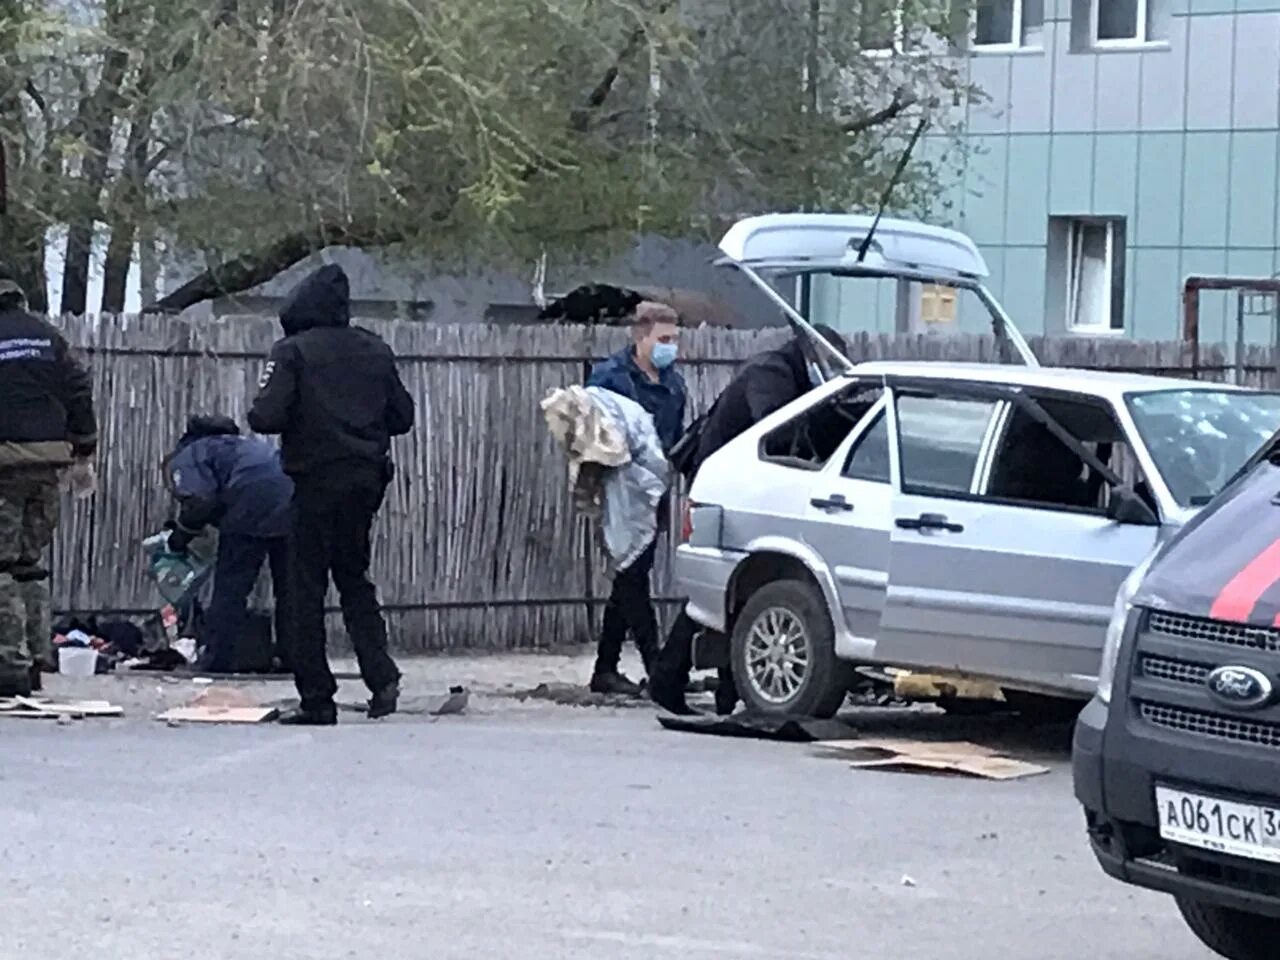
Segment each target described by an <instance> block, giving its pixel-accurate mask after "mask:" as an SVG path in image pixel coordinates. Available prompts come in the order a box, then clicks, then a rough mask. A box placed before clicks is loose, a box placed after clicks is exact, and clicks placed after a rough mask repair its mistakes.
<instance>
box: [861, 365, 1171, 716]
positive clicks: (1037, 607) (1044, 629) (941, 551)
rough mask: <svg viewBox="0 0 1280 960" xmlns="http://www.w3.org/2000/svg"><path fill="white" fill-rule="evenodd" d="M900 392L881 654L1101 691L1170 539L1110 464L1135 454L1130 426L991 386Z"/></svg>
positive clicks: (1065, 400)
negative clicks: (1129, 614) (1126, 601)
mask: <svg viewBox="0 0 1280 960" xmlns="http://www.w3.org/2000/svg"><path fill="white" fill-rule="evenodd" d="M891 397H892V400H891V403H890V412H891V414H892V426H893V433H894V438H895V440H896V446H895V453H896V465H897V471H896V481H897V482H896V488H895V494H894V508H893V530H892V533H891V546H890V562H889V589H888V595H887V599H886V602H885V609H884V615H883V618H882V620H881V629H880V633H879V637H878V642H877V646H876V656H877V659H880V660H883V661H886V662H889V663H900V664H904V665H911V666H921V667H929V668H934V669H943V670H953V671H958V672H963V673H972V674H978V675H983V676H990V677H996V678H1001V679H1007V680H1015V681H1016V680H1019V679H1025V680H1026V681H1027V682H1028V683H1027V685H1028V686H1032V687H1033V688H1041V689H1048V690H1051V691H1054V692H1062V693H1078V694H1081V695H1087V694H1088V693H1089V692H1090V691H1091V690H1092V687H1093V684H1094V681H1095V679H1096V676H1097V670H1098V663H1099V658H1100V653H1101V648H1102V644H1103V639H1104V635H1105V631H1106V626H1107V623H1108V620H1109V618H1110V614H1111V609H1112V606H1113V604H1114V601H1115V596H1116V591H1117V590H1118V588H1119V586H1120V584H1121V582H1122V581H1123V580H1124V578H1125V577H1126V576H1127V575H1128V573H1129V571H1130V570H1131V569H1132V568H1133V567H1134V566H1136V565H1137V564H1138V563H1140V562H1141V561H1142V560H1143V559H1144V558H1145V557H1146V556H1147V554H1148V553H1150V551H1151V550H1152V549H1153V548H1154V546H1155V543H1156V538H1157V535H1158V532H1159V521H1158V518H1157V515H1156V513H1155V509H1154V506H1153V504H1152V502H1151V501H1150V500H1149V498H1147V497H1145V496H1144V494H1143V493H1142V492H1141V488H1140V487H1135V486H1134V485H1131V484H1129V483H1127V482H1126V481H1125V480H1124V479H1123V478H1122V477H1121V476H1120V475H1119V473H1117V472H1116V470H1115V469H1113V468H1112V466H1111V464H1110V462H1109V461H1115V462H1118V461H1119V460H1120V459H1121V458H1122V456H1123V455H1124V451H1125V449H1126V448H1128V447H1129V446H1130V443H1129V440H1128V438H1127V437H1126V435H1125V434H1124V431H1123V428H1122V427H1121V425H1120V423H1121V421H1120V419H1119V418H1118V417H1117V416H1116V415H1115V412H1114V410H1112V409H1111V408H1110V406H1109V404H1108V403H1107V402H1106V401H1104V400H1101V399H1099V398H1095V397H1090V396H1067V395H1058V396H1055V397H1053V398H1052V399H1051V400H1050V399H1045V398H1040V399H1038V398H1035V397H1032V396H1030V395H1028V394H1026V393H1024V392H1022V390H1021V389H1020V388H1007V389H1006V388H987V386H986V385H979V384H961V383H955V384H948V383H940V382H938V381H933V382H929V383H923V382H918V383H905V382H899V383H897V384H893V385H892V386H891ZM1061 421H1066V422H1067V423H1069V424H1070V428H1068V427H1067V426H1064V425H1063V422H1061ZM1100 453H1101V454H1102V455H1104V456H1105V457H1106V460H1104V459H1103V456H1100V455H1099V454H1100Z"/></svg>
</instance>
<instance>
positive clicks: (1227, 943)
mask: <svg viewBox="0 0 1280 960" xmlns="http://www.w3.org/2000/svg"><path fill="white" fill-rule="evenodd" d="M1178 909H1179V910H1181V911H1182V918H1183V919H1184V920H1186V922H1187V926H1189V927H1190V928H1191V932H1192V933H1194V934H1195V935H1196V936H1197V937H1199V938H1200V942H1201V943H1203V944H1204V945H1205V946H1206V947H1208V948H1209V949H1210V950H1212V951H1214V952H1215V953H1218V954H1221V955H1222V956H1224V957H1226V958H1227V960H1270V958H1273V957H1275V955H1276V944H1277V943H1280V919H1277V918H1275V917H1263V916H1259V915H1258V914H1255V913H1244V912H1243V911H1241V910H1231V909H1229V908H1228V907H1219V906H1217V905H1215V904H1212V903H1205V902H1204V901H1202V900H1192V899H1190V898H1188V897H1178Z"/></svg>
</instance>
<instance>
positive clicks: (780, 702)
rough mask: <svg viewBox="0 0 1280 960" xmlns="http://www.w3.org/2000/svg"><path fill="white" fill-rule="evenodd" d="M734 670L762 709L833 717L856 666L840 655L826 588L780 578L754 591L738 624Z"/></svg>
mask: <svg viewBox="0 0 1280 960" xmlns="http://www.w3.org/2000/svg"><path fill="white" fill-rule="evenodd" d="M732 656H733V674H734V677H735V678H738V692H739V694H740V695H741V696H742V699H743V700H744V701H745V703H746V705H747V708H748V709H749V710H751V711H753V712H756V713H763V714H771V715H775V716H776V715H782V714H786V715H793V716H804V717H830V716H834V715H835V712H836V711H837V710H839V709H840V705H841V704H842V703H844V698H845V694H846V693H847V692H848V690H849V684H850V682H851V681H852V680H853V668H852V666H851V665H850V664H848V663H845V662H844V661H842V660H840V659H838V658H837V657H836V652H835V629H834V628H833V627H832V625H831V616H830V614H829V613H828V612H827V605H826V601H825V600H824V599H823V596H822V592H821V591H820V590H819V589H818V588H817V587H816V586H815V585H814V584H812V583H808V582H805V581H803V580H776V581H774V582H773V583H768V584H765V585H764V586H763V587H761V588H760V589H759V590H757V591H756V592H755V593H753V594H752V595H751V597H750V598H749V599H748V600H747V603H746V605H745V606H744V607H743V608H742V611H741V612H740V613H739V614H738V617H737V619H736V620H735V622H734V626H733V652H732Z"/></svg>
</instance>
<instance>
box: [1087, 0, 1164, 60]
mask: <svg viewBox="0 0 1280 960" xmlns="http://www.w3.org/2000/svg"><path fill="white" fill-rule="evenodd" d="M1115 2H1116V0H1091V2H1090V4H1089V37H1090V40H1091V41H1092V43H1093V46H1094V48H1095V49H1098V50H1125V49H1131V48H1133V47H1145V46H1148V45H1149V44H1150V43H1151V0H1133V2H1134V4H1136V5H1137V12H1138V16H1137V26H1136V30H1137V35H1136V36H1133V37H1115V38H1110V39H1106V40H1104V39H1102V38H1101V37H1099V36H1098V27H1099V17H1098V11H1099V8H1100V7H1101V5H1102V4H1104V3H1115Z"/></svg>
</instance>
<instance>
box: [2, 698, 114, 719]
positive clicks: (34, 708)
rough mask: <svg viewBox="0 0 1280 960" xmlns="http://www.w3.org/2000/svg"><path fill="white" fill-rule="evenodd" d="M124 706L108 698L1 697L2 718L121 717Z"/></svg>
mask: <svg viewBox="0 0 1280 960" xmlns="http://www.w3.org/2000/svg"><path fill="white" fill-rule="evenodd" d="M123 714H124V708H123V707H118V706H116V705H115V704H113V703H111V702H110V701H107V700H55V699H52V698H49V697H9V698H0V718H3V717H9V718H10V719H22V720H57V719H59V718H60V717H69V718H71V719H73V720H79V719H83V718H86V717H119V716H121V715H123Z"/></svg>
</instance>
